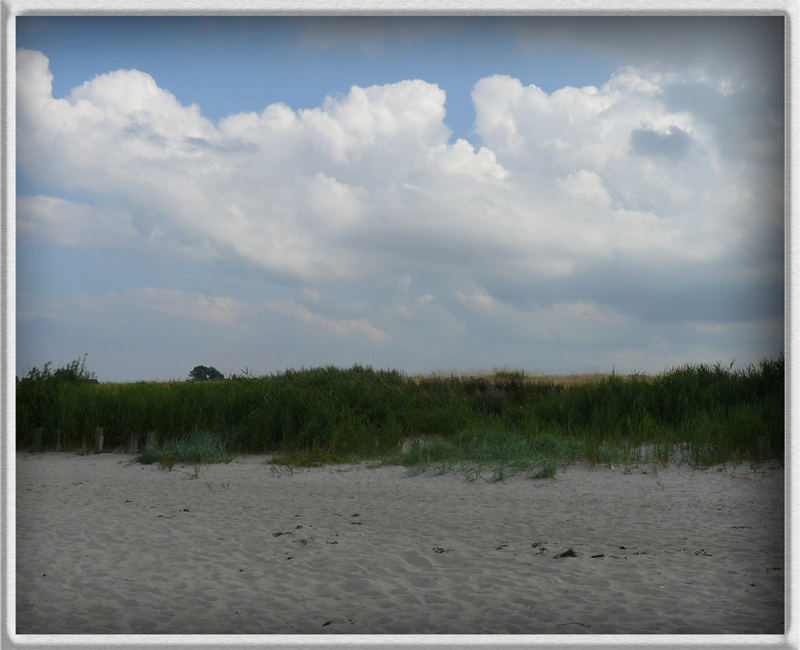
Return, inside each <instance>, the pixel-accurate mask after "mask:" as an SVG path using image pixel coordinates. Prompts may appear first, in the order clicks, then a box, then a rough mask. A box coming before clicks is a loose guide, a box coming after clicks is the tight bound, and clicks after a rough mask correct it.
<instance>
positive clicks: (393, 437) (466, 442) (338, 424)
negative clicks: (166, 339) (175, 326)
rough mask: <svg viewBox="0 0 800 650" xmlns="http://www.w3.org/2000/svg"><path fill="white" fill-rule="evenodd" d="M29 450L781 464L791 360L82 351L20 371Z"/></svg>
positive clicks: (22, 431) (434, 466) (477, 469)
mask: <svg viewBox="0 0 800 650" xmlns="http://www.w3.org/2000/svg"><path fill="white" fill-rule="evenodd" d="M16 405H17V420H16V424H17V428H16V435H17V447H18V448H19V449H27V448H30V447H31V446H32V445H33V444H34V439H35V436H36V433H35V432H36V430H37V429H39V435H41V444H42V446H43V447H44V448H55V447H56V444H57V442H58V441H59V440H60V443H61V446H62V447H63V448H64V449H75V450H77V449H82V448H83V449H86V448H89V447H91V441H92V438H93V432H94V431H95V428H96V427H103V430H104V435H105V441H106V443H105V445H106V448H124V447H125V446H126V445H127V443H128V440H129V437H130V435H131V433H134V432H135V433H137V434H138V437H139V440H144V439H145V436H146V434H147V432H151V431H153V432H156V434H157V440H159V441H160V442H159V443H158V444H157V445H156V446H154V447H150V448H147V449H145V450H144V451H143V453H142V454H141V455H140V456H139V457H138V458H139V460H140V461H141V462H158V463H160V464H161V465H162V466H167V467H172V466H173V465H174V464H175V463H193V464H197V463H205V462H220V461H226V460H230V459H231V458H232V457H233V456H235V455H236V454H247V453H269V454H273V455H274V456H275V458H274V461H273V462H277V463H283V464H287V465H299V466H304V465H313V464H319V463H331V462H349V461H361V460H371V461H377V462H383V463H395V464H401V465H406V466H408V467H409V468H412V469H413V470H415V471H421V470H434V471H453V470H459V471H465V472H467V473H468V475H470V476H473V477H478V476H484V477H491V478H494V479H501V478H503V477H504V476H507V475H509V474H512V473H524V474H526V475H528V476H531V477H548V476H553V474H554V473H555V472H556V471H557V470H558V469H559V468H562V467H564V466H566V465H568V464H571V463H575V462H579V461H585V462H589V463H591V464H614V463H619V464H633V463H641V462H647V463H657V464H662V465H663V464H666V463H669V462H685V463H689V464H691V465H693V466H699V467H706V466H710V465H714V464H717V463H724V462H734V463H741V462H748V461H749V462H752V463H760V462H763V461H780V462H783V455H784V359H783V356H780V357H779V358H777V359H773V360H764V361H762V362H761V363H760V364H758V365H754V366H750V367H748V368H746V369H744V370H731V369H730V368H728V369H725V368H723V367H721V366H720V365H714V366H709V365H705V364H701V365H696V366H684V367H680V368H674V369H672V370H669V371H666V372H664V373H662V374H659V375H655V376H645V375H630V376H620V375H591V376H586V377H585V378H584V379H583V380H581V378H579V377H578V378H576V377H574V376H572V377H570V378H569V380H568V381H560V380H559V378H558V377H535V376H529V375H526V374H524V373H522V372H514V371H502V372H497V373H495V374H492V375H488V376H441V375H438V376H437V375H431V376H427V377H407V376H405V375H403V374H401V373H399V372H397V371H394V370H374V369H372V368H369V367H362V366H354V367H352V368H349V369H340V368H335V367H325V368H312V369H303V370H287V371H285V372H282V373H279V374H274V375H269V376H264V377H240V378H232V379H226V380H223V381H173V382H138V383H129V384H106V383H97V381H96V379H95V378H94V376H93V375H92V374H91V373H88V372H87V371H86V370H85V367H84V365H83V363H82V362H77V361H76V362H73V363H72V364H69V365H68V366H67V367H66V368H63V369H59V370H56V371H54V372H53V371H51V370H50V367H49V365H47V364H46V365H45V366H44V367H43V368H42V369H36V368H34V369H33V370H31V372H30V373H29V374H28V375H27V376H26V377H24V378H22V379H20V380H18V382H17V402H16Z"/></svg>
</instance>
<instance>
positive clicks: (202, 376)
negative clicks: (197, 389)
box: [189, 366, 225, 381]
mask: <svg viewBox="0 0 800 650" xmlns="http://www.w3.org/2000/svg"><path fill="white" fill-rule="evenodd" d="M189 379H191V380H192V381H219V380H221V379H225V377H224V376H223V375H222V373H221V372H220V371H219V370H217V369H216V368H214V367H213V366H195V367H194V368H192V371H191V372H190V373H189Z"/></svg>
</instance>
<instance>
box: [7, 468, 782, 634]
mask: <svg viewBox="0 0 800 650" xmlns="http://www.w3.org/2000/svg"><path fill="white" fill-rule="evenodd" d="M16 472H17V481H16V490H17V494H16V509H17V512H16V523H17V531H16V543H17V548H16V615H17V619H16V631H17V633H18V634H94V633H100V634H103V633H112V634H114V633H116V634H151V633H159V634H240V633H242V634H764V633H768V634H783V631H784V628H783V626H784V488H783V481H784V472H783V469H781V468H778V469H771V470H766V469H764V470H759V471H753V470H752V469H751V468H750V466H749V465H742V466H739V467H736V468H733V467H726V468H723V469H719V468H712V469H709V470H692V469H690V468H688V467H669V468H666V469H659V470H658V471H654V470H653V468H651V467H650V466H648V465H642V466H640V467H638V468H632V469H630V470H625V469H624V468H614V469H609V468H596V469H591V468H589V467H585V466H573V467H570V468H568V469H566V470H563V471H560V472H558V473H557V474H556V476H555V477H554V478H550V479H539V480H532V479H528V478H525V477H512V478H509V479H506V480H505V481H503V482H497V483H492V482H487V481H483V480H476V481H468V480H466V479H465V476H464V475H463V474H460V473H452V474H445V475H431V474H425V475H418V476H409V475H408V471H407V470H406V469H405V468H402V467H379V468H369V467H367V466H365V465H354V466H330V467H323V468H312V469H301V470H294V471H290V470H288V469H286V468H278V467H274V466H271V465H269V464H266V463H265V458H264V457H255V456H253V457H239V458H237V459H236V460H234V461H233V462H231V463H230V464H227V465H225V464H222V465H211V466H203V467H201V468H200V470H199V474H198V475H197V476H196V474H195V468H194V467H191V466H187V467H180V466H176V467H175V468H174V469H173V470H172V471H166V470H162V469H159V468H157V467H156V466H143V465H138V464H132V463H131V457H130V456H125V455H120V454H99V455H88V456H79V455H76V454H72V453H41V454H25V453H18V454H17V456H16ZM559 556H560V557H559Z"/></svg>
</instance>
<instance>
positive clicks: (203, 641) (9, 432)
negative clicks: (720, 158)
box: [0, 0, 800, 650]
mask: <svg viewBox="0 0 800 650" xmlns="http://www.w3.org/2000/svg"><path fill="white" fill-rule="evenodd" d="M37 15H38V16H57V15H117V16H136V15H161V16H168V15H218V16H231V15H240V16H248V15H251V16H263V15H297V16H315V15H321V16H322V15H339V16H359V15H360V16H365V15H375V16H378V15H380V16H395V15H396V16H402V15H406V16H434V15H452V16H488V15H496V16H503V15H506V16H507V15H520V16H548V15H549V16H553V15H555V16H631V15H636V16H640V15H641V16H674V15H682V16H701V15H703V16H707V15H720V16H722V15H725V16H765V15H769V16H784V18H785V26H784V30H785V31H784V36H785V84H786V86H785V87H786V94H785V126H786V131H785V172H784V174H785V198H786V216H785V236H784V237H785V239H784V241H785V244H784V246H785V260H786V261H785V279H786V283H785V289H784V304H785V325H784V331H785V334H784V349H785V350H786V358H787V360H788V362H789V376H788V378H787V382H786V399H787V404H788V405H789V409H788V410H787V412H786V429H785V430H786V448H787V450H788V454H787V458H788V462H787V463H786V474H785V476H786V483H785V496H786V510H785V514H786V519H785V521H786V524H785V526H786V529H785V540H786V546H785V548H786V550H787V551H788V553H787V557H786V566H787V571H786V575H787V582H786V584H785V590H786V630H785V634H784V635H782V636H781V635H769V636H757V635H748V636H735V635H680V636H679V635H675V636H670V635H653V636H643V635H587V636H580V637H575V636H569V635H564V636H558V635H530V636H512V635H502V636H488V635H463V636H460V635H408V636H403V635H397V636H395V635H363V636H362V635H358V636H343V637H320V636H317V635H314V636H311V635H297V636H291V635H275V636H251V635H242V636H211V635H175V636H161V635H115V636H111V635H80V636H78V635H16V633H15V617H16V607H15V601H16V598H15V585H16V582H15V568H14V560H15V548H16V538H15V535H16V526H15V520H14V516H15V513H16V510H15V506H14V500H15V494H16V482H15V479H16V471H15V470H16V466H15V438H16V436H15V427H14V422H15V415H16V410H15V400H14V394H15V391H14V386H15V375H14V367H15V363H14V360H15V352H16V329H15V318H16V250H15V247H16V230H15V214H16V213H15V203H16V201H15V197H16V185H15V179H16V175H15V167H16V162H15V161H16V138H15V135H16V134H15V128H14V127H15V125H16V110H15V109H16V104H15V103H16V93H15V81H16V78H15V68H14V64H15V60H16V59H15V54H14V52H15V50H16V16H37ZM798 15H800V6H798V4H796V3H795V2H794V1H793V0H728V1H725V0H697V1H694V2H692V1H691V0H683V1H676V0H672V1H669V2H661V1H659V0H644V1H641V0H640V1H639V2H636V1H635V0H627V1H626V0H606V1H605V2H603V1H602V0H529V1H525V0H514V1H513V2H507V1H505V0H431V1H430V2H424V1H421V0H416V1H414V0H338V1H337V0H299V1H296V2H292V1H291V0H217V1H216V2H214V1H213V0H201V1H193V0H174V1H170V0H129V1H128V2H125V3H122V2H118V1H115V0H0V19H1V22H2V37H0V40H2V43H3V47H2V53H1V54H0V61H1V62H2V89H0V120H1V121H2V124H1V125H0V148H2V161H1V162H0V171H2V189H1V190H0V209H1V210H2V220H1V221H0V313H1V314H2V329H1V330H0V346H1V348H0V364H1V365H2V370H3V372H2V373H0V394H2V408H1V409H0V411H1V412H0V427H2V428H1V429H0V430H2V432H3V438H2V443H3V444H2V447H1V448H0V466H1V467H2V469H0V474H2V487H0V490H1V491H2V499H1V500H0V517H1V519H0V522H2V523H0V529H2V530H3V531H4V534H3V535H2V541H1V542H0V544H1V545H2V553H1V554H0V555H1V556H2V565H1V566H0V582H1V583H2V585H1V589H0V621H2V632H0V648H7V647H25V648H49V647H59V648H85V647H100V648H106V647H112V648H151V647H159V646H168V647H173V648H207V647H210V648H213V647H224V648H231V649H232V648H243V649H244V648H254V647H270V648H292V649H298V650H299V649H306V648H308V649H316V648H325V647H344V648H350V647H353V648H428V647H446V648H476V649H480V648H493V649H494V648H502V649H509V650H510V649H517V648H532V647H533V648H582V647H603V648H627V647H636V648H686V649H690V648H697V649H701V648H702V649H711V648H719V649H720V650H722V649H726V648H800V634H799V633H798V629H797V628H798V626H797V620H798V617H797V616H796V615H795V612H796V611H797V607H796V605H797V603H796V601H795V600H794V599H793V595H794V594H795V593H797V589H796V585H797V571H796V570H795V564H794V562H793V558H794V557H795V556H797V555H798V553H800V541H797V540H795V539H794V537H795V536H793V535H792V534H791V533H792V532H793V526H792V524H793V519H794V518H793V516H792V514H793V512H794V506H795V505H796V504H797V503H798V501H799V500H800V499H798V498H795V497H797V496H798V485H797V481H796V480H795V477H794V472H793V466H794V462H793V461H794V459H795V452H796V451H797V445H792V439H791V436H790V435H789V433H790V431H791V423H792V422H793V421H794V415H795V411H796V408H795V407H796V405H795V400H793V399H792V395H793V393H794V391H793V388H794V385H795V382H794V364H793V363H792V361H793V355H792V351H793V348H794V345H793V343H794V338H795V337H794V328H793V327H792V325H793V324H794V323H795V322H796V318H795V310H794V309H793V307H794V302H795V301H794V300H793V299H792V286H793V284H794V282H792V280H793V279H794V276H795V269H794V265H793V264H792V258H793V253H800V247H799V246H800V242H798V237H797V236H796V234H795V232H794V230H793V229H792V228H791V215H792V214H794V212H795V211H794V207H795V202H796V200H795V194H794V192H793V191H792V190H793V182H792V180H793V178H792V173H791V171H792V169H793V168H794V167H795V164H794V163H795V162H796V161H795V159H796V152H795V148H794V147H793V146H792V145H793V143H794V141H795V137H794V136H795V135H796V131H797V128H796V125H795V123H794V120H793V119H792V110H791V109H792V106H793V105H794V95H795V91H794V89H795V87H796V86H797V84H796V83H795V81H796V76H797V72H796V70H795V67H794V65H793V63H794V61H796V60H797V55H798V53H800V46H798V44H797V42H796V41H795V40H794V39H793V32H794V29H793V27H794V20H795V18H796V17H797V16H798Z"/></svg>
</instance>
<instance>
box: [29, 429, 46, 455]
mask: <svg viewBox="0 0 800 650" xmlns="http://www.w3.org/2000/svg"><path fill="white" fill-rule="evenodd" d="M43 435H44V427H36V428H35V429H34V430H33V443H32V444H31V450H32V451H41V450H42V436H43Z"/></svg>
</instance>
